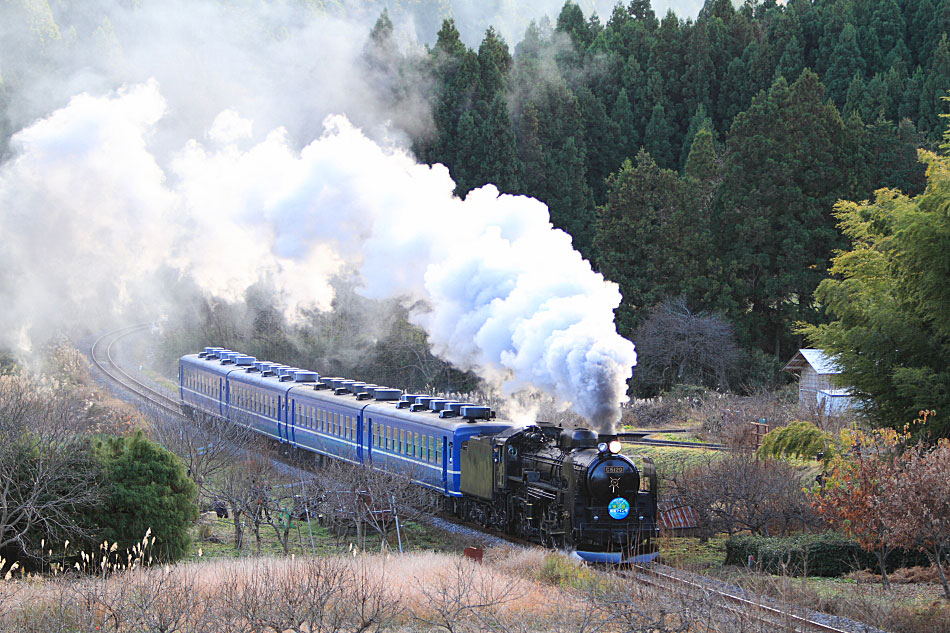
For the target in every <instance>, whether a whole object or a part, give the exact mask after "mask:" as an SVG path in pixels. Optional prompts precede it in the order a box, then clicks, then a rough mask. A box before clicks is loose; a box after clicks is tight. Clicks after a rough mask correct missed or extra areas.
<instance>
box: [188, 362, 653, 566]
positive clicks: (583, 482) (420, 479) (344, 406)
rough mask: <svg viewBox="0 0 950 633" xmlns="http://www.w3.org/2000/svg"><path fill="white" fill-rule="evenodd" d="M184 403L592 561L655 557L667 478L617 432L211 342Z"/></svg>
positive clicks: (193, 370)
mask: <svg viewBox="0 0 950 633" xmlns="http://www.w3.org/2000/svg"><path fill="white" fill-rule="evenodd" d="M178 382H179V393H180V397H181V405H182V408H183V410H184V411H186V412H193V411H201V412H203V413H205V414H208V415H213V416H217V417H220V418H223V419H225V420H228V421H230V422H233V423H235V424H241V425H242V426H246V427H248V428H250V429H252V430H254V431H255V432H257V433H260V434H262V435H265V436H268V437H271V438H273V439H274V440H275V441H277V442H279V443H281V444H283V445H287V447H288V448H289V449H291V450H294V451H306V452H310V453H312V454H317V455H322V456H324V457H326V458H331V459H338V460H342V461H345V462H348V463H351V464H354V465H358V466H362V467H365V468H373V469H378V470H384V471H388V472H402V473H406V474H407V475H408V476H410V477H411V478H412V481H414V482H415V483H416V484H418V485H419V486H422V487H425V488H428V489H430V490H433V491H435V492H436V493H438V494H439V495H440V496H442V497H443V498H444V500H445V504H446V506H447V507H448V508H449V509H450V510H452V511H453V512H456V513H457V514H458V515H460V516H462V517H464V518H466V519H468V520H471V521H474V522H476V523H479V524H482V525H485V526H488V527H494V528H497V529H499V530H502V531H504V532H507V533H509V534H513V535H516V536H519V537H522V538H524V539H528V540H531V541H536V542H538V543H542V544H545V545H548V546H551V547H565V548H570V549H572V550H573V551H576V552H577V553H578V555H579V556H581V557H582V558H584V559H586V560H589V561H596V562H620V561H628V560H637V561H644V560H649V559H651V558H653V557H654V556H656V549H655V540H654V537H655V536H656V532H657V527H656V526H657V482H656V472H655V470H654V468H653V463H652V462H651V461H650V460H648V459H643V460H642V463H641V468H640V469H639V470H638V469H637V467H636V466H635V465H634V463H633V461H632V460H631V459H630V458H628V457H626V456H624V455H620V443H619V442H618V441H617V440H616V437H614V436H598V435H597V434H596V433H594V432H593V431H590V430H587V429H561V428H559V427H555V426H547V425H540V426H538V425H533V426H527V427H525V426H520V425H515V424H514V423H512V422H507V421H503V420H498V419H496V418H495V414H494V412H493V411H491V410H490V409H489V408H488V407H483V406H477V405H474V404H470V403H465V402H454V401H450V400H445V399H440V398H435V397H432V396H427V395H423V394H405V393H402V391H400V390H398V389H390V388H388V387H382V386H379V385H368V384H366V383H363V382H357V381H353V380H346V379H344V378H331V377H325V376H320V375H319V374H318V373H316V372H312V371H308V370H304V369H300V368H296V367H288V366H286V365H279V364H277V363H270V362H266V361H258V360H257V359H256V358H254V357H252V356H246V355H243V354H240V353H238V352H232V351H231V350H225V349H221V348H217V347H208V348H205V350H204V351H203V352H201V353H200V354H189V355H187V356H183V357H182V358H181V359H180V361H179V374H178Z"/></svg>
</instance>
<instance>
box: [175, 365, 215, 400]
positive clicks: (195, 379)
mask: <svg viewBox="0 0 950 633" xmlns="http://www.w3.org/2000/svg"><path fill="white" fill-rule="evenodd" d="M182 381H183V382H184V384H185V387H186V388H188V389H191V390H192V391H197V392H198V393H203V394H205V395H209V396H217V395H218V378H217V377H216V376H210V375H208V374H205V373H202V372H200V371H192V370H189V369H184V370H182Z"/></svg>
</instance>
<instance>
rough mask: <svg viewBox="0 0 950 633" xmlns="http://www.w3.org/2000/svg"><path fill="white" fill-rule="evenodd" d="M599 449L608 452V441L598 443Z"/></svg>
mask: <svg viewBox="0 0 950 633" xmlns="http://www.w3.org/2000/svg"><path fill="white" fill-rule="evenodd" d="M597 450H598V451H600V452H601V453H606V452H607V444H606V442H601V443H600V444H598V445H597Z"/></svg>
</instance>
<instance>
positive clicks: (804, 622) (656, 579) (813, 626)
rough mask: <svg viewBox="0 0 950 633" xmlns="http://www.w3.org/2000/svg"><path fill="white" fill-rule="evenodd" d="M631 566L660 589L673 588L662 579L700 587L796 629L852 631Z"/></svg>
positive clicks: (674, 577)
mask: <svg viewBox="0 0 950 633" xmlns="http://www.w3.org/2000/svg"><path fill="white" fill-rule="evenodd" d="M630 567H631V569H632V570H633V573H634V574H639V579H640V580H644V579H643V577H642V576H649V577H651V578H652V580H647V581H646V582H647V584H650V585H653V586H655V587H658V588H660V589H667V590H669V589H670V588H671V587H670V586H664V584H663V582H660V581H665V582H667V583H668V584H669V585H679V586H681V587H687V588H691V589H698V590H701V591H704V592H708V593H711V594H715V595H717V596H719V597H721V598H723V599H725V600H727V601H728V602H731V603H733V604H735V605H738V606H740V607H744V608H747V609H753V610H756V611H761V612H764V613H767V614H768V615H769V616H771V617H772V618H777V619H780V620H782V622H783V623H794V624H795V625H796V626H797V627H799V628H798V629H796V630H812V631H822V632H823V633H850V632H849V631H847V630H845V629H839V628H837V627H834V626H831V625H829V624H825V623H823V622H817V621H815V620H810V619H808V618H806V617H802V616H800V615H796V614H794V613H791V612H789V611H784V610H782V609H779V608H776V607H772V606H769V605H767V604H763V603H761V602H758V601H755V600H750V599H748V598H743V597H742V596H737V595H734V594H732V593H729V592H726V591H721V590H719V589H716V588H715V587H711V586H709V585H705V584H702V583H698V582H694V581H692V580H686V579H685V578H680V577H678V576H674V575H672V574H665V573H663V572H661V571H658V570H656V569H653V568H650V567H646V566H644V565H631V566H630ZM760 621H762V622H763V623H766V624H772V625H774V624H775V622H773V621H771V620H767V619H765V618H760Z"/></svg>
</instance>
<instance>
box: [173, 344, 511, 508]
mask: <svg viewBox="0 0 950 633" xmlns="http://www.w3.org/2000/svg"><path fill="white" fill-rule="evenodd" d="M179 393H180V397H181V403H182V406H183V408H184V410H186V411H188V410H193V411H200V412H203V413H206V414H210V415H214V416H217V417H220V418H224V419H226V420H228V421H230V422H233V423H235V424H241V425H243V426H246V427H248V428H250V429H252V430H254V431H256V432H258V433H261V434H263V435H266V436H269V437H271V438H273V439H275V440H277V441H278V442H280V443H285V444H288V445H290V446H292V447H294V448H299V449H302V450H307V451H311V452H313V453H315V454H319V455H323V456H326V457H329V458H333V459H341V460H344V461H347V462H350V463H353V464H362V465H365V466H367V467H370V468H376V469H380V470H385V471H388V472H400V473H406V474H408V475H410V476H411V478H412V479H413V480H414V481H415V482H416V483H418V484H420V485H423V486H426V487H428V488H431V489H433V490H437V491H439V492H441V493H442V494H445V495H448V496H453V497H461V496H462V493H461V491H460V489H459V485H460V468H459V463H460V450H461V447H462V443H463V442H464V441H466V440H467V439H468V438H470V437H472V436H474V435H488V434H494V433H498V432H500V431H503V430H505V429H509V428H512V427H513V426H514V425H512V424H511V423H508V422H501V421H498V422H496V421H494V419H493V414H492V413H491V412H490V411H489V410H488V409H487V408H486V407H478V406H475V405H470V404H466V403H460V402H450V401H446V400H440V399H437V398H433V397H431V396H422V395H413V394H402V393H401V392H400V391H399V390H396V389H389V388H386V387H380V386H377V385H366V384H365V383H359V382H355V381H351V380H344V379H341V378H328V377H324V378H321V377H320V375H319V374H317V373H315V372H311V371H307V370H303V369H298V368H293V367H287V366H284V365H277V364H275V363H268V362H262V361H258V360H257V359H255V358H254V357H251V356H245V355H243V354H239V353H237V352H232V351H230V350H225V349H221V348H206V349H205V351H204V352H202V353H201V354H191V355H187V356H183V357H181V359H180V361H179Z"/></svg>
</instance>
